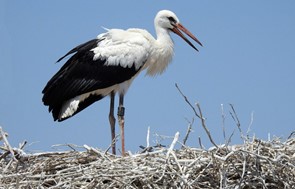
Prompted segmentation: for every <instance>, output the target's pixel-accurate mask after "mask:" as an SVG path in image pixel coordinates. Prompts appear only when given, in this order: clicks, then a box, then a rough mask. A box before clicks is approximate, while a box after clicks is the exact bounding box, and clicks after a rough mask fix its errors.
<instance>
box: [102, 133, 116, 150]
mask: <svg viewBox="0 0 295 189" xmlns="http://www.w3.org/2000/svg"><path fill="white" fill-rule="evenodd" d="M119 136H120V135H119V134H117V135H116V136H115V138H114V140H113V141H112V143H111V144H110V145H109V147H108V148H107V149H106V150H105V152H104V154H107V153H108V151H109V150H110V149H111V148H112V146H113V145H114V144H115V143H116V142H117V139H118V137H119Z"/></svg>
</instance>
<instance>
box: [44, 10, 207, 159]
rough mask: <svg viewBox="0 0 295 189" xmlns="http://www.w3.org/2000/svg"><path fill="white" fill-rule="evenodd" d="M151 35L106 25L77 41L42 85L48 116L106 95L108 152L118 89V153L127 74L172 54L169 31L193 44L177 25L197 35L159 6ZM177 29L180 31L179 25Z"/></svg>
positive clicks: (161, 66)
mask: <svg viewBox="0 0 295 189" xmlns="http://www.w3.org/2000/svg"><path fill="white" fill-rule="evenodd" d="M154 24H155V29H156V34H157V39H155V38H154V37H153V36H152V35H151V34H150V33H148V32H147V31H146V30H143V29H133V28H132V29H128V30H121V29H110V30H107V31H106V33H102V34H100V35H98V36H97V38H96V39H92V40H90V41H88V42H86V43H83V44H81V45H79V46H77V47H75V48H73V49H72V50H71V51H69V52H68V53H67V54H66V55H65V56H63V57H61V58H60V59H59V60H58V61H57V62H59V61H61V60H62V59H63V58H65V57H66V56H68V55H70V54H73V55H72V56H71V57H70V58H69V59H68V60H67V61H66V63H65V64H64V65H63V66H62V67H61V69H60V70H59V71H58V72H57V73H56V74H55V75H54V76H53V77H52V78H51V79H50V80H49V81H48V83H47V85H46V86H45V88H44V89H43V91H42V93H43V94H44V96H43V98H42V100H43V103H44V105H46V106H49V112H52V115H53V119H54V121H56V120H57V121H63V120H65V119H68V118H70V117H72V116H73V115H75V114H77V113H78V112H80V111H82V110H83V109H85V108H86V107H88V106H90V105H91V104H93V103H94V102H96V101H99V100H101V99H102V98H104V97H105V96H110V99H111V100H110V102H111V103H110V113H109V121H110V126H111V133H112V152H113V154H115V153H116V150H115V149H116V148H115V143H114V138H115V117H114V98H115V94H116V93H118V95H119V107H118V121H119V125H120V129H121V144H122V154H123V155H124V154H125V144H124V106H123V104H124V103H123V102H124V95H125V93H126V92H127V90H128V88H129V86H130V84H131V83H132V81H133V79H134V78H135V77H136V76H137V75H138V74H139V73H140V72H141V71H142V70H144V69H146V70H147V74H148V75H151V76H154V75H157V74H161V73H163V72H164V71H165V69H166V68H167V66H168V64H169V63H170V62H171V59H172V56H173V41H172V39H171V37H170V32H174V33H176V34H177V35H179V36H180V37H181V38H182V39H184V40H185V41H186V42H187V43H188V44H189V45H190V46H191V47H192V48H194V49H195V50H197V51H198V49H197V48H196V47H195V46H194V45H193V44H192V43H191V42H190V41H189V40H188V39H187V38H186V37H185V36H184V35H183V34H182V33H181V31H183V32H184V33H186V34H187V35H188V36H189V37H191V38H192V39H193V40H194V41H196V42H197V43H198V44H199V45H201V46H202V44H201V43H200V42H199V40H198V39H197V38H196V37H195V36H194V35H193V34H192V33H191V32H189V31H188V30H187V29H186V28H185V27H184V26H183V25H181V24H180V22H179V19H178V18H177V16H176V15H175V14H174V13H173V12H171V11H168V10H162V11H159V12H158V14H157V15H156V17H155V20H154ZM180 30H181V31H180Z"/></svg>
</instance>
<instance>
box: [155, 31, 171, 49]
mask: <svg viewBox="0 0 295 189" xmlns="http://www.w3.org/2000/svg"><path fill="white" fill-rule="evenodd" d="M155 28H156V34H157V39H156V42H157V43H158V44H157V45H159V46H160V47H162V48H172V50H173V41H172V39H171V37H170V32H169V30H168V29H164V28H162V27H155Z"/></svg>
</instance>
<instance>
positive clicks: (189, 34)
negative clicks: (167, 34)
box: [172, 23, 203, 51]
mask: <svg viewBox="0 0 295 189" xmlns="http://www.w3.org/2000/svg"><path fill="white" fill-rule="evenodd" d="M180 30H181V31H183V32H184V33H185V34H187V35H188V36H189V37H190V38H192V39H193V40H194V41H195V42H197V43H198V44H199V45H201V46H203V45H202V43H201V42H200V41H199V40H198V39H197V38H196V37H195V36H194V35H193V34H192V33H191V32H190V31H188V29H186V28H185V27H184V26H183V25H181V24H180V23H177V24H175V25H174V28H173V29H172V31H173V32H174V33H176V34H177V35H179V36H180V37H181V38H182V39H183V40H185V41H186V42H187V43H188V44H189V45H190V46H191V47H192V48H194V49H195V50H196V51H199V50H198V49H197V48H196V47H195V46H194V45H193V44H192V43H191V42H190V41H189V40H188V39H187V38H186V37H185V36H184V35H183V34H182V33H181V31H180Z"/></svg>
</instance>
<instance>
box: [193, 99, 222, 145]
mask: <svg viewBox="0 0 295 189" xmlns="http://www.w3.org/2000/svg"><path fill="white" fill-rule="evenodd" d="M196 106H197V108H198V110H199V113H200V117H201V118H200V119H201V122H202V126H203V128H204V130H205V131H206V133H207V136H208V137H209V140H210V142H211V143H212V144H213V145H214V146H215V147H216V148H218V146H217V145H216V144H215V142H214V140H213V139H212V137H211V134H210V131H209V130H208V129H207V127H206V124H205V118H204V117H203V114H202V110H201V107H200V104H199V103H196Z"/></svg>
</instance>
